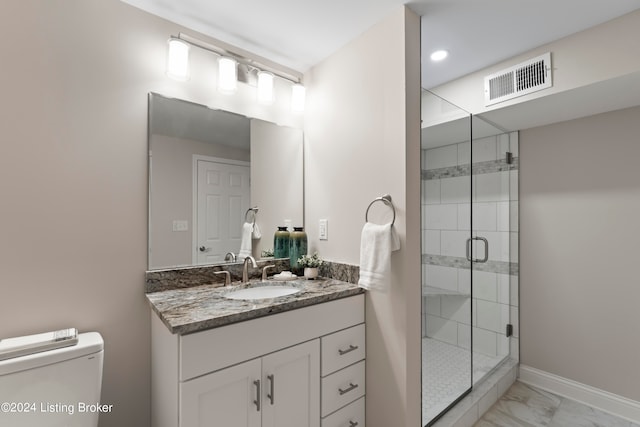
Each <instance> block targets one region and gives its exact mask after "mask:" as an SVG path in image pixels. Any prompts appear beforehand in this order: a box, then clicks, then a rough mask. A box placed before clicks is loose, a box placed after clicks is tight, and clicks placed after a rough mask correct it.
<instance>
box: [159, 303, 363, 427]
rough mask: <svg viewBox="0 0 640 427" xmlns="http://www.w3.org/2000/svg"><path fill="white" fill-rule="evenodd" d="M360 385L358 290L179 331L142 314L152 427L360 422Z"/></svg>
mask: <svg viewBox="0 0 640 427" xmlns="http://www.w3.org/2000/svg"><path fill="white" fill-rule="evenodd" d="M354 347H355V349H354ZM341 353H342V354H341ZM336 358H337V359H338V360H337V361H336V360H335V359H336ZM356 383H357V386H356V387H353V385H355V384H356ZM349 387H351V388H352V389H351V390H348V388H349ZM364 388H365V387H364V296H363V295H362V294H359V295H356V296H351V297H347V298H343V299H338V300H334V301H329V302H325V303H321V304H316V305H312V306H308V307H304V308H299V309H294V310H290V311H286V312H282V313H279V314H274V315H271V316H266V317H261V318H257V319H252V320H246V321H242V322H237V323H233V324H230V325H227V326H221V327H217V328H213V329H207V330H204V331H201V332H195V333H191V334H188V335H178V334H172V333H171V332H170V331H169V329H168V328H167V327H166V326H165V325H164V324H163V323H162V321H161V320H160V319H159V318H158V316H157V315H156V314H155V313H154V314H152V394H151V400H152V426H153V427H176V426H179V427H200V426H204V425H206V426H212V427H215V426H220V427H320V426H321V425H322V426H328V425H332V426H333V425H335V426H336V427H339V426H340V427H341V426H342V425H344V427H352V426H354V425H358V426H359V427H364V397H363V396H364ZM345 390H346V391H345ZM325 401H326V402H325ZM326 405H328V406H326ZM350 407H352V408H351V409H350ZM360 410H361V411H362V414H361V415H360V412H358V411H360ZM331 417H333V418H331ZM356 418H357V420H360V421H350V420H356ZM343 419H344V422H343V421H342V420H343ZM332 420H333V421H332ZM329 422H335V424H328V423H329ZM354 423H355V424H354Z"/></svg>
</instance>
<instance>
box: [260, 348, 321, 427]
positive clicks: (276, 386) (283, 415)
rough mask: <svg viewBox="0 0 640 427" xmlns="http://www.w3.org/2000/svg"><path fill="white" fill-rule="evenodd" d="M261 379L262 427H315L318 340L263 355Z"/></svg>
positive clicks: (317, 395) (318, 408) (318, 390)
mask: <svg viewBox="0 0 640 427" xmlns="http://www.w3.org/2000/svg"><path fill="white" fill-rule="evenodd" d="M262 381H263V386H262V389H263V391H262V396H263V397H262V400H263V410H262V427H319V425H320V341H319V340H313V341H309V342H306V343H303V344H299V345H296V346H294V347H290V348H288V349H285V350H281V351H278V352H276V353H272V354H270V355H268V356H265V357H263V358H262Z"/></svg>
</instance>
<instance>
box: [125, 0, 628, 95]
mask: <svg viewBox="0 0 640 427" xmlns="http://www.w3.org/2000/svg"><path fill="white" fill-rule="evenodd" d="M122 1H124V2H126V3H129V4H131V5H134V6H136V7H139V8H141V9H143V10H146V11H147V12H150V13H153V14H155V15H158V16H161V17H163V18H165V19H168V20H170V21H173V22H176V23H178V24H181V25H183V26H185V27H188V28H191V29H193V30H196V31H199V32H202V33H204V34H207V35H209V36H211V37H214V38H216V39H219V40H221V41H224V42H226V43H229V44H232V45H235V46H237V47H239V48H242V49H244V50H247V51H249V52H253V53H255V54H256V55H260V56H263V57H265V58H267V59H270V60H272V61H274V62H276V63H280V64H282V65H284V66H287V67H289V68H292V69H294V70H297V71H300V72H305V71H307V70H308V69H309V68H311V67H312V66H313V65H315V64H317V63H319V62H321V61H322V60H323V59H325V58H326V57H328V56H329V55H330V54H332V53H333V52H335V51H337V50H338V49H339V48H340V47H342V46H344V45H345V44H347V43H348V42H349V41H351V40H353V39H354V38H355V37H357V36H358V35H359V34H361V33H363V32H364V31H365V30H366V29H367V28H369V27H371V26H372V25H374V24H375V23H377V22H379V21H380V20H382V19H383V18H384V17H385V16H387V15H388V14H390V13H391V12H392V11H393V10H394V9H396V8H398V7H399V6H400V5H401V4H408V6H409V7H410V8H411V9H413V10H414V11H416V12H417V13H418V14H419V15H421V16H422V51H423V58H425V59H424V60H423V64H422V79H423V84H422V85H423V87H425V88H432V87H434V86H437V85H439V84H441V83H444V82H446V81H449V80H453V79H455V78H457V77H460V76H463V75H465V74H468V73H471V72H473V71H477V70H479V69H482V68H484V67H487V66H489V65H492V64H495V63H497V62H500V61H502V60H504V59H507V58H510V57H512V56H515V55H517V54H520V53H522V52H524V51H526V50H529V49H531V48H534V47H537V46H540V45H542V44H545V43H548V42H551V41H553V40H557V39H559V38H562V37H564V36H567V35H569V34H573V33H575V32H578V31H581V30H584V29H586V28H589V27H592V26H594V25H597V24H600V23H602V22H605V21H608V20H610V19H613V18H615V17H618V16H621V15H623V14H625V13H628V12H630V11H632V10H635V9H638V8H640V0H535V1H525V0H414V1H407V0H347V1H345V0H322V1H320V0H226V1H221V0H218V1H211V0H180V1H176V0H122ZM167 36H169V35H167ZM437 48H444V49H447V50H448V51H449V52H450V55H449V58H448V59H447V60H446V61H444V62H442V63H438V64H432V63H431V62H430V61H429V60H428V59H427V58H428V55H429V54H430V53H431V52H432V51H433V50H435V49H437ZM381 54H384V52H381Z"/></svg>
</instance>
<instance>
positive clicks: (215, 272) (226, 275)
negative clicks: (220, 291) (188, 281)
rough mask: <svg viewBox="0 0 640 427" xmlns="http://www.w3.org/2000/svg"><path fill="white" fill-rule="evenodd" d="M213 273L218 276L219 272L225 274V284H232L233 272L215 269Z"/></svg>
mask: <svg viewBox="0 0 640 427" xmlns="http://www.w3.org/2000/svg"><path fill="white" fill-rule="evenodd" d="M213 274H215V275H216V276H217V275H219V274H224V285H225V286H229V285H230V284H231V273H229V272H228V271H214V272H213Z"/></svg>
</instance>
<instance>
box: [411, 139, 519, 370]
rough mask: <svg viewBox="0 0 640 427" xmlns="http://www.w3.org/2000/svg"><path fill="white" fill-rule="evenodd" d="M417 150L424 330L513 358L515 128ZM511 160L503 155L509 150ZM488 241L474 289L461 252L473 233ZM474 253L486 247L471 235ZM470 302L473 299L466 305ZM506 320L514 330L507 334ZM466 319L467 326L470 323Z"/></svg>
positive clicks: (426, 333)
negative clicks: (486, 257)
mask: <svg viewBox="0 0 640 427" xmlns="http://www.w3.org/2000/svg"><path fill="white" fill-rule="evenodd" d="M473 144H474V145H473V166H472V167H473V174H474V177H473V180H471V179H470V170H469V169H470V168H469V157H470V152H471V150H470V148H471V146H470V143H469V142H463V143H459V144H452V145H446V146H442V147H438V148H433V149H427V150H423V151H422V156H423V158H422V165H423V171H422V204H423V206H422V208H423V209H422V214H423V217H422V233H423V236H422V241H423V247H422V252H423V255H422V264H423V266H422V274H423V280H422V283H423V299H424V301H423V303H424V304H423V307H424V309H423V314H422V315H423V335H424V336H427V337H429V338H434V339H437V340H440V341H444V342H447V343H450V344H454V345H457V346H459V347H463V348H470V345H471V334H473V348H474V351H477V352H480V353H483V354H486V355H489V356H505V355H507V354H509V352H510V353H511V357H513V358H516V359H517V358H518V356H519V355H518V335H519V328H518V164H519V162H518V160H519V159H518V134H517V132H513V133H510V134H503V135H498V136H492V137H487V138H483V139H479V140H475V141H474V142H473ZM507 152H511V153H512V154H513V157H514V160H513V162H512V163H511V164H508V163H507V162H506V159H505V158H506V153H507ZM470 192H471V193H472V197H473V200H474V204H473V230H474V236H479V237H484V238H486V239H487V240H488V242H489V261H488V262H486V263H482V264H480V263H475V264H474V271H473V286H474V289H473V297H472V298H470V294H471V271H470V268H469V264H470V263H469V262H468V261H467V259H466V241H467V238H469V237H470V231H469V230H470V217H471V216H470V212H471V204H470ZM475 244H476V246H474V256H475V257H476V258H479V257H481V256H482V255H483V254H484V250H483V245H482V244H477V243H475ZM469 305H471V307H470V306H469ZM507 323H511V324H512V325H513V336H512V337H511V338H507V337H506V336H505V328H506V325H507ZM470 324H471V326H472V327H471V328H469V325H470Z"/></svg>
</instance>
